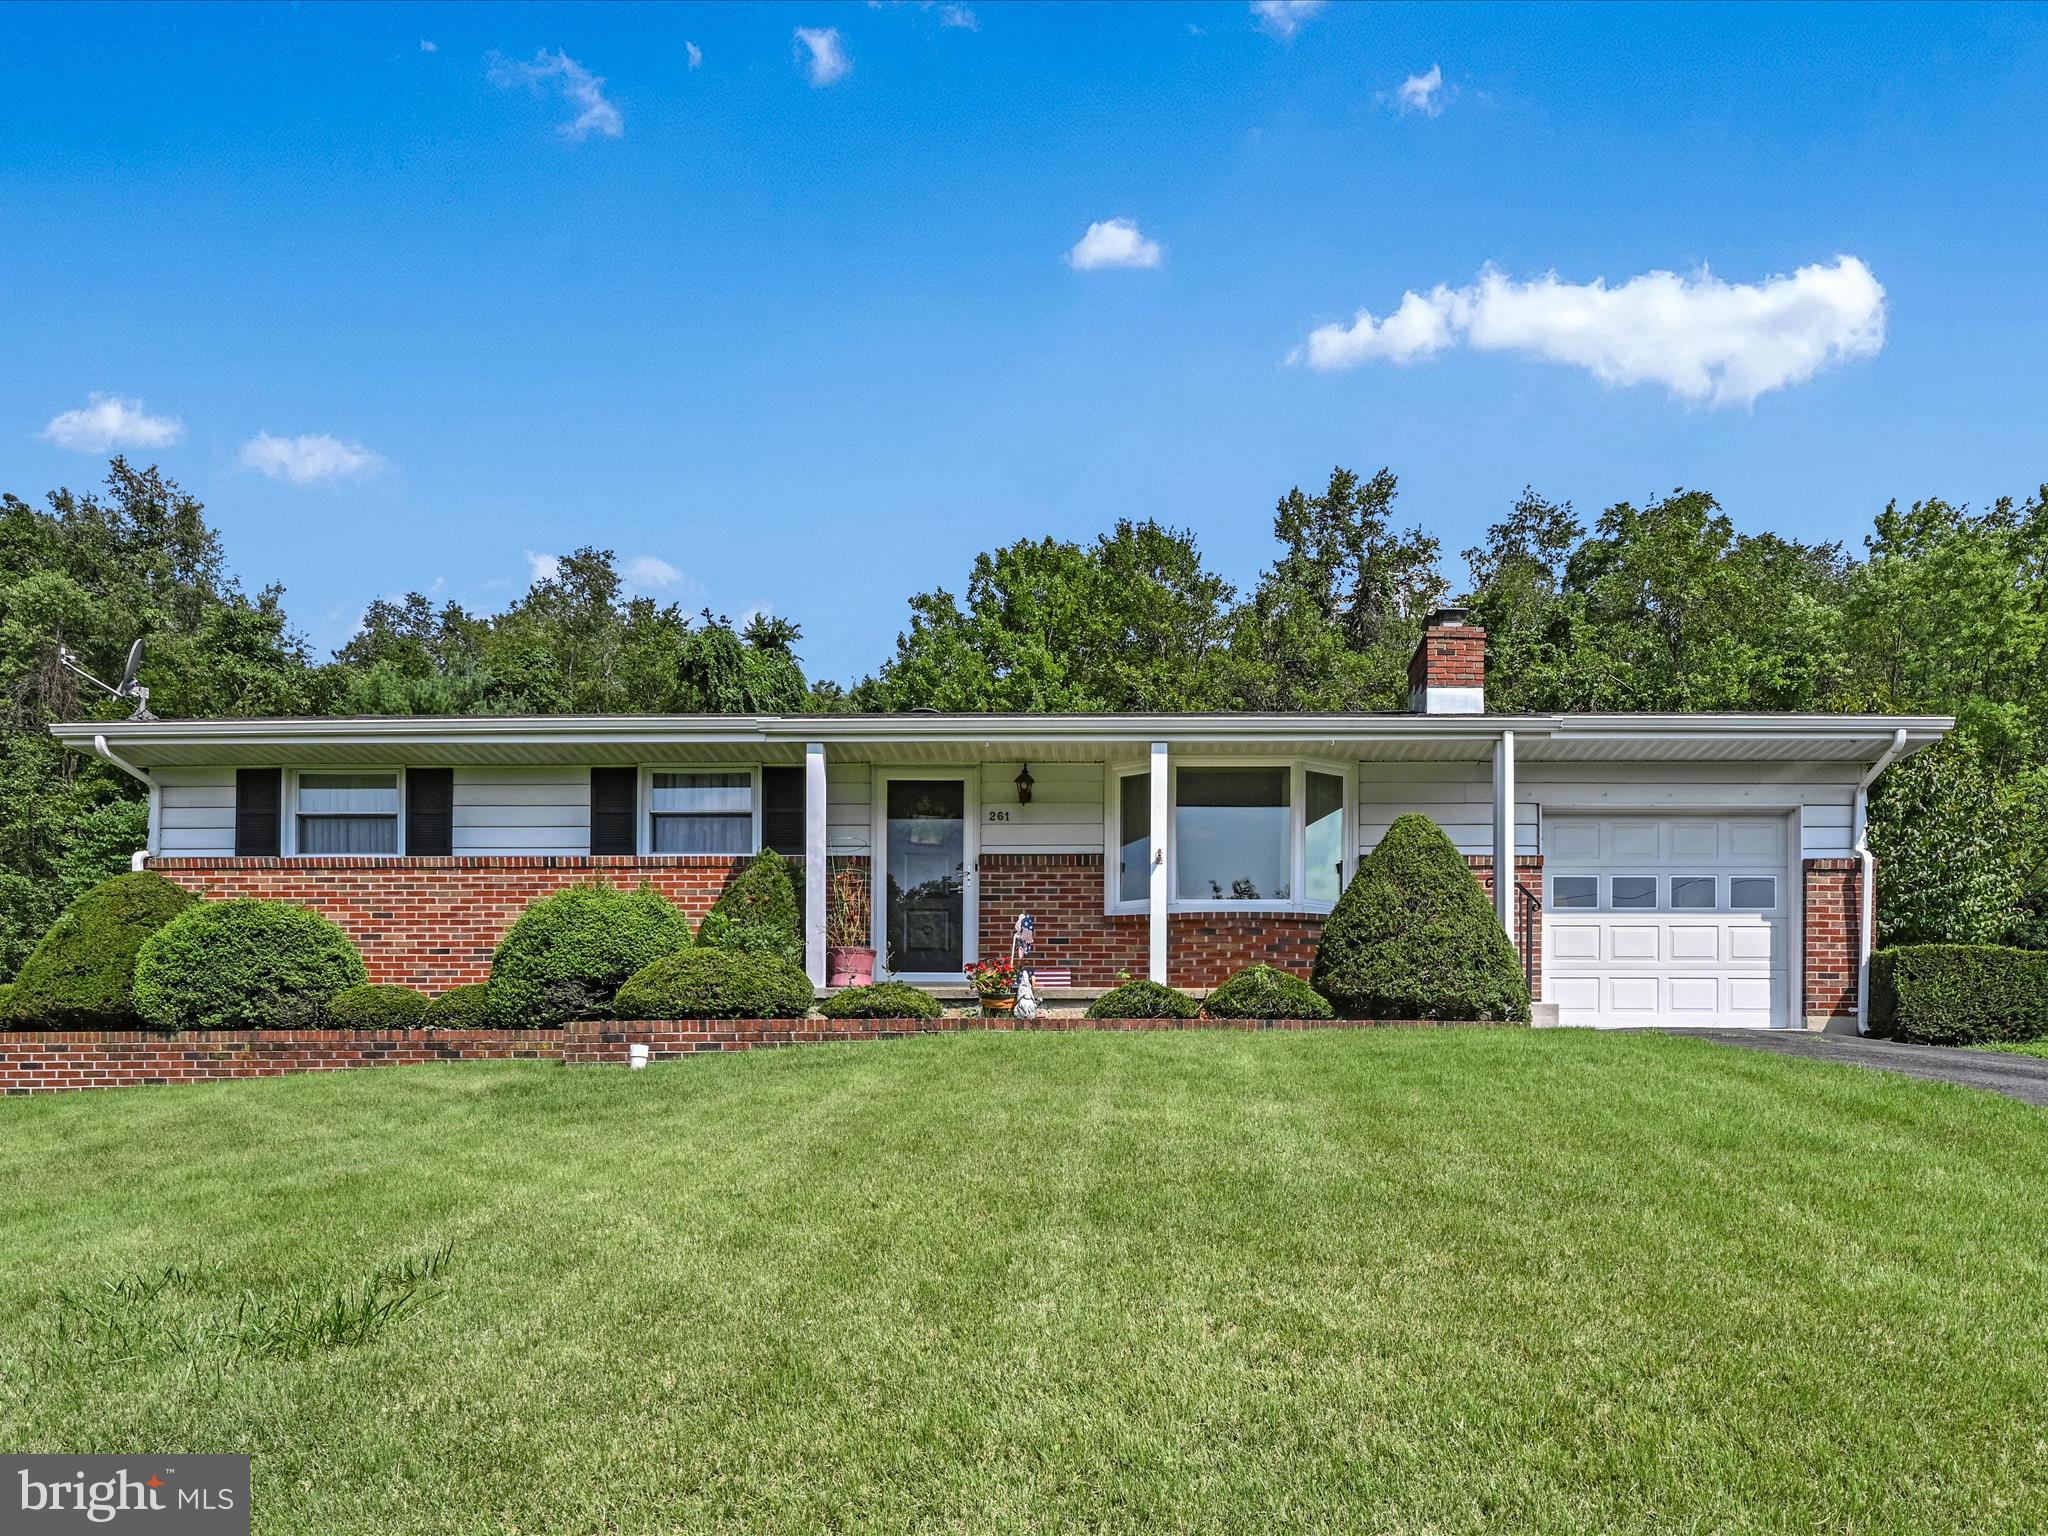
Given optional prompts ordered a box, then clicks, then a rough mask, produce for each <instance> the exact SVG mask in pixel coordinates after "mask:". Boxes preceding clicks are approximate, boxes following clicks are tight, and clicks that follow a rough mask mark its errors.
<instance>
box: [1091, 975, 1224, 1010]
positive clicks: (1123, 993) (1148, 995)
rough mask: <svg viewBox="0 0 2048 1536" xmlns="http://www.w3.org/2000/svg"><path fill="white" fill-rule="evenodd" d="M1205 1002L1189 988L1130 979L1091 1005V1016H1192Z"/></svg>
mask: <svg viewBox="0 0 2048 1536" xmlns="http://www.w3.org/2000/svg"><path fill="white" fill-rule="evenodd" d="M1201 1011H1202V1005H1201V1004H1200V1003H1198V1002H1196V1001H1195V1000H1194V999H1193V998H1192V997H1189V996H1188V995H1187V993H1185V992H1176V991H1175V990H1174V989H1173V988H1172V987H1163V986H1161V985H1160V984H1159V983H1158V982H1156V981H1127V982H1125V983H1124V984H1123V985H1122V986H1120V987H1112V988H1110V989H1109V991H1107V992H1105V993H1103V994H1102V996H1100V997H1098V998H1097V999H1095V1001H1094V1002H1093V1003H1092V1004H1090V1005H1089V1009H1088V1017H1089V1018H1091V1019H1192V1018H1194V1017H1195V1016H1196V1015H1197V1014H1199V1013H1200V1012H1201Z"/></svg>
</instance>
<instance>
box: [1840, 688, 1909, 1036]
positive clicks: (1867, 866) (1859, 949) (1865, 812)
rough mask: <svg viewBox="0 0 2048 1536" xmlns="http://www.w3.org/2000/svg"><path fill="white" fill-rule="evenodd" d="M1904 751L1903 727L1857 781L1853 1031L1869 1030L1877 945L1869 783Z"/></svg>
mask: <svg viewBox="0 0 2048 1536" xmlns="http://www.w3.org/2000/svg"><path fill="white" fill-rule="evenodd" d="M1905 750H1906V732H1905V728H1904V727H1903V726H1902V727H1900V728H1899V729H1898V730H1896V731H1894V732H1893V733H1892V740H1891V745H1890V746H1888V747H1886V748H1885V749H1884V750H1883V751H1882V752H1880V753H1878V754H1877V761H1876V762H1874V763H1872V764H1871V765H1870V771H1869V772H1868V773H1866V774H1864V775H1863V777H1862V778H1860V779H1858V780H1857V781H1856V810H1855V823H1856V841H1855V842H1854V843H1853V844H1852V845H1851V846H1850V851H1851V852H1852V853H1854V854H1855V855H1856V858H1857V861H1858V863H1859V865H1860V866H1861V868H1860V870H1859V874H1858V879H1857V881H1856V892H1857V896H1858V897H1859V898H1860V899H1859V901H1858V906H1859V907H1860V908H1861V911H1860V913H1859V914H1858V919H1859V920H1858V923H1857V934H1856V1033H1857V1034H1859V1035H1867V1034H1869V1033H1870V952H1871V951H1872V950H1873V949H1875V948H1876V947H1877V860H1876V859H1875V858H1873V857H1872V856H1871V852H1870V786H1871V785H1872V784H1874V783H1876V782H1877V776H1878V775H1879V774H1880V773H1883V772H1884V771H1885V769H1887V768H1889V767H1891V765H1892V764H1893V763H1894V762H1895V761H1897V759H1898V756H1899V754H1900V753H1901V752H1903V751H1905Z"/></svg>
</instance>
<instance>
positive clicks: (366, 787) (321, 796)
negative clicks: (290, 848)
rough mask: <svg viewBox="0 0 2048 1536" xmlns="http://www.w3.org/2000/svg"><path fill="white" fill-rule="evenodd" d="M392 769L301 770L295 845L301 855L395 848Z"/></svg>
mask: <svg viewBox="0 0 2048 1536" xmlns="http://www.w3.org/2000/svg"><path fill="white" fill-rule="evenodd" d="M398 807H399V793H398V772H397V770H396V769H388V768H387V769H378V770H375V771H371V772H362V771H355V772H347V773H342V772H328V771H325V770H322V771H319V772H314V771H311V770H304V771H301V772H300V774H299V776H298V804H297V813H296V814H297V821H296V827H295V830H296V832H297V849H298V852H299V853H301V854H308V855H310V854H395V853H397V852H398Z"/></svg>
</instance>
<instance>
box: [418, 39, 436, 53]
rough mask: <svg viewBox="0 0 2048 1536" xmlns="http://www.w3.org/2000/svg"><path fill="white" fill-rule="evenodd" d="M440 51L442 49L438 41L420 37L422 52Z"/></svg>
mask: <svg viewBox="0 0 2048 1536" xmlns="http://www.w3.org/2000/svg"><path fill="white" fill-rule="evenodd" d="M440 51H441V45H440V44H439V43H437V42H434V41H432V40H431V39H428V38H424V37H423V38H421V39H420V52H421V53H439V52H440Z"/></svg>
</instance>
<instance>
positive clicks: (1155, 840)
mask: <svg viewBox="0 0 2048 1536" xmlns="http://www.w3.org/2000/svg"><path fill="white" fill-rule="evenodd" d="M1172 807H1173V779H1172V776H1171V765H1170V764H1169V763H1168V761H1167V752H1166V743H1165V742H1163V741H1155V742H1153V743H1152V884H1151V888H1150V893H1149V894H1150V896H1151V902H1152V909H1151V910H1152V917H1151V930H1152V932H1151V936H1152V948H1151V960H1150V964H1149V965H1148V967H1147V970H1146V974H1147V975H1149V976H1150V977H1151V978H1152V979H1153V980H1154V981H1156V982H1160V983H1162V984H1163V983H1164V982H1165V980H1166V895H1167V890H1166V871H1167V867H1168V866H1167V860H1166V848H1167V844H1168V842H1169V841H1170V839H1171V838H1172V836H1173V831H1172V826H1173V817H1172Z"/></svg>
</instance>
